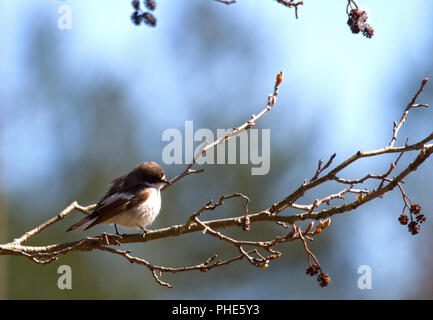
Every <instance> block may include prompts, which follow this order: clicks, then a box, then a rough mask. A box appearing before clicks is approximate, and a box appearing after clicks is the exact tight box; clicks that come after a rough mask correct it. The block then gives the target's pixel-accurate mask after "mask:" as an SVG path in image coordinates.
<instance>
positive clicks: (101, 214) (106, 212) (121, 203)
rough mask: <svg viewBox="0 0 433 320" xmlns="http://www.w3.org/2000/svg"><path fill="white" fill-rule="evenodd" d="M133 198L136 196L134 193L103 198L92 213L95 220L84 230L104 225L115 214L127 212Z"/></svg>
mask: <svg viewBox="0 0 433 320" xmlns="http://www.w3.org/2000/svg"><path fill="white" fill-rule="evenodd" d="M133 197H134V194H132V193H114V194H112V195H111V196H108V197H103V198H102V199H101V201H99V202H98V204H97V205H96V207H95V209H94V210H93V212H92V216H93V217H94V220H93V221H92V222H91V223H90V224H89V225H88V226H87V227H86V228H84V230H86V229H88V228H91V227H93V226H94V225H96V224H100V223H103V222H104V221H105V220H108V219H110V218H111V217H113V216H114V215H115V214H117V213H119V212H121V211H124V210H126V209H127V207H128V204H129V202H130V201H131V199H132V198H133Z"/></svg>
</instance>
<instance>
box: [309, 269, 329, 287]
mask: <svg viewBox="0 0 433 320" xmlns="http://www.w3.org/2000/svg"><path fill="white" fill-rule="evenodd" d="M319 272H320V273H319ZM305 273H306V274H308V275H309V276H310V277H314V276H315V275H317V274H319V275H318V276H317V282H319V285H320V286H321V287H326V286H328V285H329V284H330V283H331V277H330V276H329V274H327V273H324V272H322V270H321V269H320V267H319V266H318V265H317V264H312V265H310V266H309V267H308V268H307V270H306V272H305Z"/></svg>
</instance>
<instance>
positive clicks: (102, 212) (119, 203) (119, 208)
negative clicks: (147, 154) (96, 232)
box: [67, 162, 169, 234]
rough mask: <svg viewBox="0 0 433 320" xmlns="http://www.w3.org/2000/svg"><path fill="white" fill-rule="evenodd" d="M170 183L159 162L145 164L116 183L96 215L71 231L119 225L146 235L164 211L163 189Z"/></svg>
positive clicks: (89, 217) (112, 183) (96, 209)
mask: <svg viewBox="0 0 433 320" xmlns="http://www.w3.org/2000/svg"><path fill="white" fill-rule="evenodd" d="M168 183H169V182H168V181H167V180H166V179H165V175H164V171H163V170H162V168H161V167H160V166H159V165H158V164H157V163H156V162H142V163H140V164H139V165H137V166H136V167H135V168H134V169H133V170H132V171H131V172H129V173H128V174H126V175H124V176H122V177H119V178H117V179H115V180H113V181H112V182H111V183H110V186H109V187H110V189H109V190H108V192H107V193H106V194H105V195H104V196H103V197H102V198H101V199H100V200H99V202H98V204H97V205H96V207H95V209H93V212H92V213H91V214H90V215H88V216H87V217H85V218H83V219H81V220H80V221H78V222H77V223H75V224H73V225H72V226H70V227H69V228H68V230H67V231H71V230H74V229H75V228H77V227H80V226H82V225H84V224H87V226H86V227H85V228H84V230H86V229H89V228H91V227H93V226H94V225H97V224H108V223H112V224H114V226H115V228H116V233H117V234H118V231H117V226H116V225H117V224H118V225H120V226H122V227H125V228H140V229H142V230H143V232H145V231H146V229H145V228H146V227H147V226H148V225H150V224H152V222H153V221H154V220H155V218H156V216H157V215H158V214H159V211H160V209H161V188H162V186H163V185H164V184H168Z"/></svg>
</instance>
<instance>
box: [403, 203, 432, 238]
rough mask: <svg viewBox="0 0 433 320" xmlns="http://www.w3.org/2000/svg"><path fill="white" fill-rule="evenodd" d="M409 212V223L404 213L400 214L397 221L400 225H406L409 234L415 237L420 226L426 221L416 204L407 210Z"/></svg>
mask: <svg viewBox="0 0 433 320" xmlns="http://www.w3.org/2000/svg"><path fill="white" fill-rule="evenodd" d="M409 211H410V222H409V217H408V216H407V215H406V214H404V213H402V214H401V215H400V216H399V217H398V221H399V222H400V223H401V224H402V225H406V224H408V230H409V232H410V233H411V234H412V235H416V234H418V233H419V229H420V224H421V223H423V222H425V221H426V217H425V216H424V215H423V214H421V207H420V206H419V204H417V203H414V204H412V205H411V206H410V208H409Z"/></svg>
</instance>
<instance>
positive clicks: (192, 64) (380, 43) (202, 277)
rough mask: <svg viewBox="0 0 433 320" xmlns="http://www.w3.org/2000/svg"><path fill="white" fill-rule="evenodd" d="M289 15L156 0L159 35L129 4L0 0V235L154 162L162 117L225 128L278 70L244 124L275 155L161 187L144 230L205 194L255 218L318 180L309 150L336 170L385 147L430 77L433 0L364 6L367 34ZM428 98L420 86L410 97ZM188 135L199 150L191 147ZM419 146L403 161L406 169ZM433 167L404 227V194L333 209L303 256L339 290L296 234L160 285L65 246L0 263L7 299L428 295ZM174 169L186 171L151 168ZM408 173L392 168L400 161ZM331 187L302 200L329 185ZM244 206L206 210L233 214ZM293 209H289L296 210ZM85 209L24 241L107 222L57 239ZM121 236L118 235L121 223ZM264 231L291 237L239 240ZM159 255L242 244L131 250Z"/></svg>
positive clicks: (340, 15)
mask: <svg viewBox="0 0 433 320" xmlns="http://www.w3.org/2000/svg"><path fill="white" fill-rule="evenodd" d="M304 2H305V5H304V6H301V7H299V19H298V20H296V19H295V15H294V10H291V9H288V8H286V7H283V6H282V5H280V4H278V3H277V2H276V1H271V0H268V1H247V0H238V2H237V3H236V4H233V5H230V6H227V5H223V4H220V3H217V2H215V1H212V0H189V1H187V0H178V1H162V0H160V1H157V9H156V10H155V16H156V18H157V20H158V23H157V26H156V28H150V27H147V26H143V25H141V26H135V25H133V23H132V22H131V20H130V15H131V13H132V12H133V9H132V7H131V5H130V1H129V0H125V1H84V0H79V1H71V0H67V1H60V0H50V1H44V2H37V3H36V2H32V3H29V2H28V1H25V0H5V1H1V3H0V48H1V50H0V80H1V85H0V243H5V242H8V241H11V240H12V239H14V238H16V237H18V236H20V235H22V234H23V233H24V232H25V231H28V230H30V229H31V228H33V227H34V226H36V225H38V224H40V223H42V222H44V221H46V220H47V219H49V218H51V217H53V216H55V215H56V214H57V213H58V212H59V211H60V210H62V209H63V208H65V207H66V206H67V205H68V204H69V203H71V202H72V201H75V200H77V201H78V202H79V203H80V204H82V205H89V204H92V203H95V202H96V201H97V200H98V199H99V197H100V196H102V195H103V193H104V192H105V191H106V189H107V185H108V183H109V182H110V181H111V180H112V179H114V178H116V177H118V176H120V175H123V174H125V173H126V172H128V171H129V170H130V169H131V168H133V167H134V166H135V165H136V164H137V163H139V162H141V161H149V160H153V161H157V162H159V163H162V158H161V154H162V150H163V148H164V146H165V145H166V144H167V142H163V141H162V140H161V137H162V133H163V132H164V130H166V129H168V128H177V129H179V130H180V131H181V132H182V133H183V132H184V125H185V121H186V120H193V121H194V130H197V129H199V128H209V129H211V130H212V131H213V132H216V130H217V129H218V128H226V129H228V128H232V127H234V126H238V125H239V124H241V123H243V122H245V121H246V120H248V119H249V117H250V115H251V114H252V113H257V112H258V111H260V110H262V108H263V107H264V106H265V105H266V100H267V94H268V93H270V92H272V88H273V84H274V79H275V75H276V74H277V73H278V72H279V71H280V70H282V71H284V73H285V81H284V83H283V84H282V85H281V88H280V95H279V97H278V103H277V104H276V106H275V108H274V109H273V110H272V111H271V112H269V113H268V114H266V115H265V116H264V117H263V118H262V119H260V120H259V121H258V122H257V125H256V127H255V128H257V129H266V128H268V129H270V130H271V166H270V171H269V173H268V174H267V175H265V176H252V175H251V164H249V165H246V164H245V165H239V164H238V165H228V164H227V165H205V166H204V168H205V170H206V171H205V173H204V174H200V175H195V176H190V177H187V178H185V179H184V180H183V181H182V182H180V183H178V184H176V185H174V186H173V187H171V188H169V189H168V190H167V191H166V192H164V193H163V206H162V211H161V214H160V216H159V217H158V219H157V220H156V222H155V223H154V225H153V226H152V228H161V227H167V226H171V225H174V224H181V223H184V222H185V221H186V219H187V218H188V217H189V216H190V215H191V213H192V212H194V211H195V210H197V209H198V208H200V207H201V206H202V205H203V204H205V203H206V202H207V201H208V200H209V199H218V198H219V196H220V195H222V194H229V193H232V192H235V191H238V192H242V193H244V194H246V195H248V196H249V197H250V198H251V199H252V203H251V206H250V212H254V211H256V210H261V209H263V208H267V207H269V205H270V204H272V203H274V202H276V201H278V200H280V199H282V198H283V197H284V196H286V195H287V194H289V193H290V192H291V191H293V190H294V189H295V188H297V187H298V186H299V185H300V184H301V183H302V182H303V180H304V179H305V178H310V177H311V176H313V174H314V171H315V169H316V166H317V161H318V160H319V159H325V160H327V159H328V158H329V156H330V155H331V154H332V153H334V152H336V153H337V157H336V159H335V161H334V164H336V163H338V162H341V161H343V160H344V159H346V158H347V157H349V156H351V155H352V154H354V153H355V152H356V151H357V150H359V149H360V150H368V149H376V148H380V147H383V146H385V145H387V144H388V143H389V141H390V138H391V135H392V123H393V121H398V120H399V119H400V116H401V113H402V111H403V109H404V108H405V107H406V105H407V103H408V102H409V101H410V99H411V98H412V96H413V94H414V93H415V92H416V90H417V89H418V88H419V84H420V82H421V80H422V79H423V78H424V77H431V76H432V72H433V59H432V58H433V55H432V54H433V41H432V39H433V38H432V32H433V31H432V30H433V22H432V20H431V19H430V14H429V13H431V12H432V10H433V3H432V2H431V1H428V0H419V1H413V2H411V3H410V4H408V3H405V5H399V1H397V2H396V1H391V0H387V1H379V2H378V1H372V0H359V1H357V3H358V5H359V6H360V8H361V9H365V10H367V12H368V16H369V18H368V21H367V22H369V23H371V24H372V26H373V27H374V29H375V34H374V36H373V38H372V39H366V38H364V37H363V36H362V35H361V34H358V35H355V34H352V33H351V32H350V29H349V27H348V26H347V24H346V22H347V15H346V3H347V2H346V1H343V0H341V1H315V0H306V1H304ZM62 5H67V6H69V7H70V9H71V10H72V29H70V30H67V29H65V30H61V29H59V28H58V25H57V21H58V19H59V17H60V16H61V14H59V13H58V11H57V10H58V9H59V7H60V6H62ZM418 102H419V103H430V104H433V85H432V83H429V84H428V85H427V87H426V90H425V91H424V93H423V94H422V95H421V97H420V98H419V100H418ZM432 120H433V110H431V109H424V108H422V109H417V110H413V111H412V112H411V114H410V116H409V118H408V120H407V122H406V124H405V125H404V127H403V129H402V130H401V131H400V135H399V140H398V142H397V144H398V145H402V144H404V142H405V139H406V137H410V139H409V143H413V142H415V141H417V140H418V139H420V138H422V137H425V136H426V135H428V134H429V133H430V132H431V131H432V127H433V126H432V123H433V121H432ZM197 144H198V143H197ZM414 156H415V153H412V154H407V155H405V157H404V158H403V159H402V160H401V162H400V165H401V166H403V165H404V164H407V163H408V162H409V161H410V159H412V158H413V157H414ZM393 159H395V155H393V156H382V157H380V158H377V159H369V160H364V161H360V162H359V163H358V164H357V165H356V166H353V167H352V168H350V170H349V169H348V170H345V171H344V172H343V177H345V178H355V177H361V176H363V175H365V174H367V173H369V172H371V173H380V172H382V171H384V170H386V169H387V168H388V166H389V163H390V162H391V161H392V160H393ZM432 164H433V160H432V159H428V160H427V161H426V162H425V163H424V164H423V165H422V167H421V168H420V169H419V170H418V171H416V172H413V173H412V174H411V175H410V176H409V177H408V178H407V179H406V180H405V184H404V186H405V189H406V192H407V193H408V195H409V196H410V197H411V199H412V200H413V201H414V202H417V203H419V204H420V205H421V208H422V211H423V213H424V214H425V215H426V216H427V222H426V223H425V224H423V225H422V226H421V232H420V234H418V235H416V236H412V235H410V234H409V233H408V232H407V226H401V225H400V224H399V223H398V221H397V218H398V216H399V215H400V213H401V209H402V207H403V201H402V198H401V195H400V193H399V191H398V190H394V191H393V192H391V193H389V194H387V195H386V196H385V197H384V198H383V199H376V200H374V201H372V202H370V203H368V204H366V205H364V206H363V207H361V208H359V209H358V210H356V211H355V212H351V213H347V214H343V215H339V216H334V217H333V218H332V225H331V227H330V228H329V229H327V230H326V232H323V233H322V234H320V235H318V236H317V237H316V238H315V241H314V242H313V243H310V249H311V250H312V251H313V252H315V253H316V255H317V257H318V259H319V262H320V264H321V266H322V267H323V269H324V270H325V272H327V273H329V274H330V276H331V278H332V283H331V285H330V286H329V287H327V288H321V287H319V286H318V284H317V282H316V280H315V278H310V277H308V276H307V275H306V274H305V269H306V268H307V257H306V255H305V251H304V250H303V247H302V243H301V242H294V243H287V244H284V245H280V246H279V247H278V249H279V250H280V251H281V252H282V253H283V256H282V258H280V259H278V260H276V261H272V262H271V264H270V266H269V268H267V269H265V270H262V269H258V268H254V267H252V266H251V265H250V264H249V263H247V262H246V261H240V262H238V263H234V264H231V265H229V266H226V267H224V268H219V269H214V270H212V271H209V272H206V273H201V272H190V273H178V274H174V275H171V274H164V275H163V278H162V279H163V280H165V281H168V282H170V283H171V284H172V285H173V286H174V289H167V288H165V287H161V286H160V285H158V284H157V283H156V282H155V281H154V279H153V278H152V276H151V274H150V273H149V271H148V270H147V269H144V268H142V267H140V266H138V265H132V264H130V263H128V262H127V261H126V260H124V259H123V258H120V257H118V256H114V255H109V254H106V253H102V252H91V253H76V252H74V253H71V254H68V255H66V256H61V257H60V259H59V260H58V261H56V262H53V263H51V264H49V265H45V266H41V265H37V264H35V263H33V262H30V261H29V260H28V259H25V258H22V257H9V256H0V298H3V299H106V298H109V299H214V298H218V299H321V298H326V299H402V298H405V299H421V298H422V299H430V298H432V297H433V283H432V281H431V273H430V272H431V270H430V266H431V264H432V262H433V261H432V256H431V243H432V229H433V228H432V222H433V217H432V216H431V214H432V213H433V200H432V199H433V197H432V196H433V194H432V193H433V192H432V187H431V181H432V178H433V170H432ZM162 165H163V167H164V170H165V171H166V174H167V176H168V177H173V176H174V175H176V174H178V173H179V172H181V171H182V170H183V169H184V167H185V166H184V165H165V164H162ZM399 168H401V167H398V168H397V169H399ZM338 187H340V189H341V186H335V185H332V184H331V185H329V186H326V187H325V188H322V189H320V190H318V191H317V192H315V193H308V194H306V195H305V197H304V198H303V199H302V201H300V203H307V202H308V201H313V200H314V199H315V198H319V197H323V196H325V195H327V194H329V192H335V191H337V190H339V189H338ZM242 205H243V203H242V202H241V201H239V200H237V199H233V200H228V201H226V205H225V206H224V207H222V208H220V209H219V210H216V211H215V212H209V213H205V214H204V215H203V217H202V218H206V219H216V218H222V217H230V216H237V215H239V212H240V210H241V209H242ZM293 213H295V211H293V210H287V211H285V212H284V214H293ZM79 218H81V214H80V213H78V212H73V213H72V214H70V215H68V216H67V218H66V219H64V220H63V221H61V222H59V223H57V224H55V225H54V226H52V227H51V228H49V229H47V230H46V231H45V232H43V233H41V234H40V235H38V236H36V237H34V238H32V239H31V240H30V241H29V242H28V244H29V245H42V244H51V243H59V242H65V241H72V240H77V239H80V238H82V237H85V236H91V235H96V234H99V233H101V232H103V231H107V232H113V228H112V227H111V226H109V225H105V226H97V227H95V228H93V229H91V230H88V231H82V230H75V231H73V232H69V233H66V232H65V230H66V228H67V226H69V225H70V224H72V223H74V222H75V221H77V220H78V219H79ZM121 232H125V230H124V229H123V230H121ZM224 232H226V234H228V235H230V236H240V237H244V238H247V239H270V238H271V237H273V235H274V234H284V233H285V230H283V229H282V228H281V227H279V226H277V225H273V224H256V225H253V226H252V230H251V231H250V232H249V233H247V234H245V233H239V231H238V230H234V229H233V230H230V229H227V230H225V231H224ZM127 248H129V249H132V250H134V254H135V255H137V256H139V257H143V258H145V259H146V260H148V261H150V262H152V263H154V264H164V265H168V266H183V265H192V264H197V263H200V262H201V261H204V260H206V259H207V258H208V257H210V256H212V255H213V254H215V253H218V254H219V256H220V258H228V257H231V256H232V255H235V254H237V253H236V251H235V250H234V249H233V248H231V247H230V246H228V245H226V244H224V243H222V242H221V241H218V240H216V239H214V238H212V237H210V236H206V235H203V234H201V233H197V234H191V235H186V236H182V237H179V238H176V239H175V238H168V239H163V240H160V241H152V242H151V243H146V244H138V245H130V246H127ZM63 264H67V265H69V266H70V267H71V268H72V281H73V283H72V290H59V289H58V288H57V280H58V277H59V276H60V275H59V274H57V268H58V267H59V266H60V265H63ZM361 265H368V266H370V267H371V269H372V276H373V277H372V289H371V290H360V289H358V286H357V281H358V278H359V276H360V274H358V273H357V270H358V268H359V266H361Z"/></svg>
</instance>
